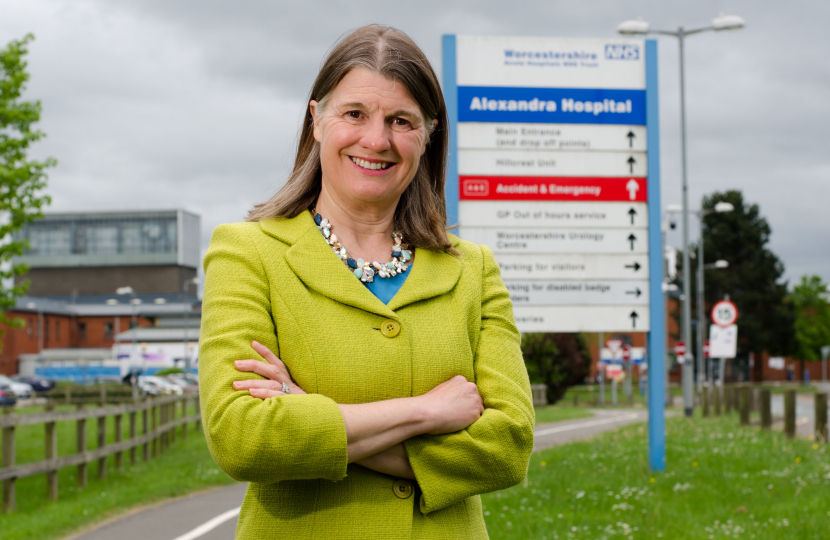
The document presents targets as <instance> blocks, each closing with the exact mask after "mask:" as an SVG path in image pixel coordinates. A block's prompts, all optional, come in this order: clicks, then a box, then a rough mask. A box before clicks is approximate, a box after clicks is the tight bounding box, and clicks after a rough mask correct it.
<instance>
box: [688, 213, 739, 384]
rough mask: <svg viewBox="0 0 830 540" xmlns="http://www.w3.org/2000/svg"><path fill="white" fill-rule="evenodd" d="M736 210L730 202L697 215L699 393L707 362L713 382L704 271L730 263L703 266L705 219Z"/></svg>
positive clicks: (719, 262)
mask: <svg viewBox="0 0 830 540" xmlns="http://www.w3.org/2000/svg"><path fill="white" fill-rule="evenodd" d="M733 210H735V207H734V206H733V205H732V203H728V202H719V203H716V204H715V207H714V208H713V209H712V210H704V209H701V210H699V211H698V212H696V213H697V221H698V224H699V226H700V230H699V233H700V234H699V237H698V243H697V359H698V360H697V390H698V392H700V391H702V389H703V380H704V369H703V364H704V362H705V364H706V369H705V375H706V376H705V378H706V380H711V378H712V377H711V370H710V369H709V368H710V360H709V359H708V358H706V355H705V354H703V344H704V343H705V342H706V313H705V311H704V305H703V304H704V302H705V299H704V298H705V297H704V295H703V287H704V285H703V281H704V280H703V269H704V268H727V267H728V266H729V262H727V261H724V260H719V261H717V262H715V263H714V264H711V265H704V264H703V218H704V217H705V216H707V215H709V214H722V213H725V212H732V211H733Z"/></svg>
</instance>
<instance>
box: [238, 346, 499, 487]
mask: <svg viewBox="0 0 830 540" xmlns="http://www.w3.org/2000/svg"><path fill="white" fill-rule="evenodd" d="M251 347H252V348H253V350H254V351H255V352H256V353H257V354H259V355H260V356H261V357H262V358H264V359H265V360H266V362H261V361H259V360H237V361H236V362H234V367H235V368H236V369H237V370H238V371H243V372H251V373H256V374H257V375H260V376H262V377H265V380H263V379H248V380H243V381H235V382H234V383H233V388H234V390H237V391H248V392H249V393H250V395H251V397H255V398H260V399H267V398H272V397H278V396H283V395H285V393H284V392H283V391H282V387H283V383H285V384H287V385H288V387H289V389H290V393H292V394H305V393H306V392H305V391H304V390H303V389H302V388H300V387H299V386H298V385H297V384H296V383H295V382H294V381H293V379H292V378H291V374H290V373H289V372H288V368H286V366H285V364H284V363H283V362H282V361H281V360H280V359H279V358H277V356H276V355H275V354H274V353H273V352H272V351H271V350H270V349H268V347H265V346H264V345H262V344H260V343H258V342H256V341H254V342H252V343H251ZM338 407H339V408H340V412H341V413H342V415H343V421H344V424H345V427H346V438H347V441H348V447H347V454H348V462H349V463H357V464H358V465H362V466H363V467H366V468H368V469H372V470H374V471H377V472H381V473H384V474H389V475H392V476H398V477H402V478H411V479H414V478H415V473H414V472H413V470H412V466H411V465H410V463H409V458H408V456H407V453H406V449H405V448H404V445H403V444H402V443H403V441H405V440H407V439H409V438H411V437H415V436H417V435H422V434H432V435H440V434H444V433H453V432H456V431H460V430H462V429H465V428H467V427H469V426H470V425H471V424H472V423H473V422H475V421H476V420H478V418H479V417H481V414H482V413H483V412H484V405H483V404H482V400H481V396H480V395H479V393H478V389H477V387H476V385H475V384H474V383H471V382H468V381H467V380H466V379H465V378H464V377H462V376H460V375H459V376H456V377H453V378H452V379H450V380H448V381H446V382H444V383H441V384H439V385H438V386H436V387H435V388H433V389H432V390H430V391H429V392H427V393H426V394H424V395H422V396H416V397H409V398H399V399H390V400H386V401H376V402H373V403H362V404H357V405H338Z"/></svg>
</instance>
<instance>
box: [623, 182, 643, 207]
mask: <svg viewBox="0 0 830 540" xmlns="http://www.w3.org/2000/svg"><path fill="white" fill-rule="evenodd" d="M625 189H626V191H628V198H629V199H631V200H632V201H633V200H634V199H636V198H637V192H638V191H640V184H638V183H637V181H636V180H634V179H633V178H632V179H631V180H629V181H628V183H627V184H626V185H625Z"/></svg>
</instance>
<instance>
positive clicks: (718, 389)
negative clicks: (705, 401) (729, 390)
mask: <svg viewBox="0 0 830 540" xmlns="http://www.w3.org/2000/svg"><path fill="white" fill-rule="evenodd" d="M721 390H722V388H721V387H720V386H716V387H715V392H714V394H713V396H714V398H715V399H714V401H715V416H720V401H721V398H720V393H721Z"/></svg>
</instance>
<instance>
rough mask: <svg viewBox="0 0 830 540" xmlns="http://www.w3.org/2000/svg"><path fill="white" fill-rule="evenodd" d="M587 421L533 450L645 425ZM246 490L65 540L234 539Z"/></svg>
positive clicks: (158, 508)
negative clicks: (628, 425)
mask: <svg viewBox="0 0 830 540" xmlns="http://www.w3.org/2000/svg"><path fill="white" fill-rule="evenodd" d="M592 412H593V413H594V414H595V416H594V417H592V418H582V419H579V420H568V421H565V422H556V423H553V424H541V425H538V426H536V431H535V433H534V435H535V444H534V448H533V449H534V450H542V449H544V448H550V447H551V446H557V445H560V444H566V443H569V442H572V441H578V440H584V439H590V438H591V437H594V436H596V435H598V434H599V433H602V432H604V431H610V430H614V429H617V428H619V427H621V426H624V425H626V424H631V423H635V422H645V421H646V420H648V413H647V412H646V411H645V410H642V409H640V410H636V409H630V410H620V409H617V410H599V409H598V410H592ZM246 488H247V484H235V485H232V486H228V487H223V488H218V489H214V490H211V491H203V492H201V493H196V494H194V495H190V496H187V497H182V498H180V499H174V500H172V501H167V502H163V503H159V504H157V505H155V506H151V507H149V508H142V509H140V510H138V511H134V512H131V513H128V514H127V515H126V516H121V517H118V518H116V519H114V520H112V521H109V522H106V523H104V524H102V525H99V526H98V527H96V528H94V529H92V530H90V531H87V532H84V533H81V534H78V535H75V536H72V537H71V538H68V539H66V540H112V539H117V540H148V539H153V540H197V539H198V540H228V539H231V538H233V537H234V533H235V531H236V520H237V516H238V514H239V505H240V504H241V503H242V497H243V496H244V495H245V489H246Z"/></svg>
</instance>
